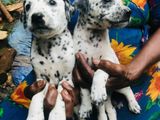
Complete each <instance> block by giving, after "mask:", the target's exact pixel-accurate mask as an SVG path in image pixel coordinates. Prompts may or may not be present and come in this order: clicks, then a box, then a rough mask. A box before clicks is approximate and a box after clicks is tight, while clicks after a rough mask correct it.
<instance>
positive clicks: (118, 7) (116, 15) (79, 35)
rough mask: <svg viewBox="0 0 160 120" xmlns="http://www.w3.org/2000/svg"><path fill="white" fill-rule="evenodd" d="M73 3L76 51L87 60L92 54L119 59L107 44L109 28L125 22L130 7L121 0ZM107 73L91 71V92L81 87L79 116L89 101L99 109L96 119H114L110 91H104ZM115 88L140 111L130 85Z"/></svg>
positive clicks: (88, 108)
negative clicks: (92, 75) (75, 20)
mask: <svg viewBox="0 0 160 120" xmlns="http://www.w3.org/2000/svg"><path fill="white" fill-rule="evenodd" d="M75 5H76V6H77V8H78V9H79V11H80V15H79V19H78V23H77V25H76V27H75V30H74V35H73V39H74V41H75V46H76V51H79V52H82V53H84V54H85V55H86V56H87V57H88V60H89V63H90V64H91V63H92V58H96V59H106V60H110V61H112V62H115V63H119V61H118V58H117V56H116V54H115V52H114V51H113V49H112V48H111V45H110V40H109V34H108V28H110V27H124V26H126V25H127V24H128V22H129V19H130V14H131V11H130V9H129V8H128V7H126V6H124V5H123V3H122V1H121V0H76V1H75ZM108 77H109V74H107V73H106V72H104V71H103V70H101V69H98V70H96V71H95V73H94V77H93V82H92V86H91V92H89V91H88V90H87V89H81V97H82V98H81V99H82V100H81V102H82V103H81V106H80V110H79V113H80V118H81V119H86V118H88V117H89V116H90V113H91V111H92V105H91V103H93V104H96V106H97V108H98V110H99V112H98V113H99V115H98V120H107V119H108V118H109V120H116V119H117V117H116V111H115V109H114V107H113V106H112V103H111V99H110V95H108V96H107V92H106V87H105V85H106V82H107V79H108ZM117 92H119V93H122V94H124V95H125V97H126V98H127V100H128V105H129V109H130V111H132V112H134V113H140V110H141V108H140V106H139V105H138V103H137V101H136V99H135V97H134V94H133V92H132V90H131V88H130V87H126V88H123V89H120V90H117ZM105 111H106V113H108V114H107V115H106V113H105ZM107 116H108V117H107Z"/></svg>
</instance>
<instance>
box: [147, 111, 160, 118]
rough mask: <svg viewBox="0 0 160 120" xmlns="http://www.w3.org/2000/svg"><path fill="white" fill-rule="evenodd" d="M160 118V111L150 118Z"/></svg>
mask: <svg viewBox="0 0 160 120" xmlns="http://www.w3.org/2000/svg"><path fill="white" fill-rule="evenodd" d="M159 118H160V112H156V113H154V114H153V115H152V116H151V117H150V118H149V120H158V119H159Z"/></svg>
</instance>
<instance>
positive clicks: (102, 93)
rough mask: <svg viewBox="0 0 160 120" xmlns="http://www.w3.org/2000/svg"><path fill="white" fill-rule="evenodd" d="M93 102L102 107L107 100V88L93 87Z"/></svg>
mask: <svg viewBox="0 0 160 120" xmlns="http://www.w3.org/2000/svg"><path fill="white" fill-rule="evenodd" d="M91 100H92V102H93V103H94V104H95V105H96V106H99V105H102V104H103V103H104V102H105V101H106V100H107V93H106V88H105V87H99V86H98V85H92V87H91Z"/></svg>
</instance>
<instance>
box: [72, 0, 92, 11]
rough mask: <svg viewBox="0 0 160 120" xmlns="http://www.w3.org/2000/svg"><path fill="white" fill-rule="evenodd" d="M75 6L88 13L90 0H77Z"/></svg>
mask: <svg viewBox="0 0 160 120" xmlns="http://www.w3.org/2000/svg"><path fill="white" fill-rule="evenodd" d="M74 7H75V8H76V9H78V10H80V12H84V13H86V14H87V13H88V10H89V1H88V0H75V1H74Z"/></svg>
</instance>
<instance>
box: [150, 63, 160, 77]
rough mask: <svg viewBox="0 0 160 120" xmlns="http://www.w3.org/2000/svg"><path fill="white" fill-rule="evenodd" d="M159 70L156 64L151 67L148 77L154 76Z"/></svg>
mask: <svg viewBox="0 0 160 120" xmlns="http://www.w3.org/2000/svg"><path fill="white" fill-rule="evenodd" d="M157 68H158V65H157V64H154V65H152V66H151V67H149V69H147V73H148V75H150V76H152V75H153V74H154V73H155V71H156V70H157Z"/></svg>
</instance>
